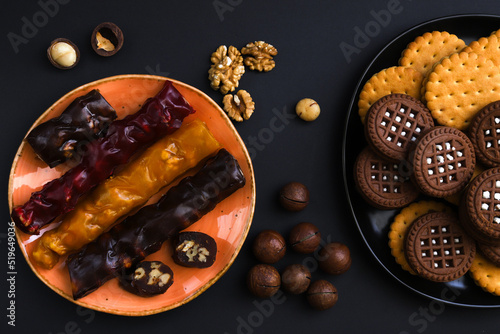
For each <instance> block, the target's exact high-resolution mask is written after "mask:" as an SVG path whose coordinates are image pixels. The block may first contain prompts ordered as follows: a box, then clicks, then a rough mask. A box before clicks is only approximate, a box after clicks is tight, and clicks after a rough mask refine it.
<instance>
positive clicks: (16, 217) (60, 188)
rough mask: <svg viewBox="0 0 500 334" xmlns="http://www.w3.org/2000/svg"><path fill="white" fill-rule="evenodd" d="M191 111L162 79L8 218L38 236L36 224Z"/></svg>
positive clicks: (44, 221) (70, 202)
mask: <svg viewBox="0 0 500 334" xmlns="http://www.w3.org/2000/svg"><path fill="white" fill-rule="evenodd" d="M193 112H194V109H193V108H192V107H191V106H190V105H189V103H188V102H187V101H186V100H185V99H184V97H183V96H182V95H181V94H180V93H179V91H178V90H177V89H176V88H175V87H174V86H173V84H172V82H170V81H167V82H166V83H165V86H164V87H163V88H162V90H161V91H160V92H159V93H158V94H157V95H156V96H155V97H153V98H149V99H148V100H146V102H145V103H144V105H143V106H142V108H141V109H140V110H139V111H138V112H136V113H135V114H132V115H129V116H127V117H125V118H124V119H121V120H117V121H114V122H113V123H111V125H110V126H109V129H108V132H107V133H106V136H104V137H102V138H100V139H98V140H96V141H93V142H91V143H90V144H89V146H88V147H87V153H86V154H85V155H84V156H83V158H82V161H81V162H80V163H79V164H78V165H77V166H75V167H73V168H72V169H70V170H69V171H67V172H66V173H65V174H64V175H62V176H61V177H60V178H58V179H55V180H52V181H50V182H48V183H46V184H45V185H44V186H43V188H42V189H41V190H39V191H36V192H34V193H33V194H31V197H30V199H29V200H28V201H27V202H26V203H25V204H24V205H21V206H17V207H15V208H13V210H12V214H11V216H12V219H13V221H14V222H15V223H16V226H17V227H18V228H19V229H20V230H21V231H23V232H25V233H29V234H38V232H39V230H40V228H42V227H43V226H45V225H46V224H49V223H50V222H52V221H53V220H54V219H55V218H56V217H58V216H59V215H61V214H64V213H67V212H69V211H71V210H72V209H73V208H74V207H75V205H76V203H77V201H78V199H79V198H80V196H82V195H83V194H85V193H86V192H88V191H89V190H91V189H92V188H94V187H95V186H96V185H97V184H99V183H100V182H102V181H104V180H105V179H107V178H108V177H109V176H110V175H111V174H112V173H113V170H114V169H115V168H116V167H117V166H119V165H122V164H125V163H126V162H127V161H128V160H129V158H130V157H131V156H132V155H133V154H134V153H135V152H137V151H138V150H139V149H142V148H144V147H147V146H149V145H151V144H152V143H154V142H155V141H156V140H158V139H159V138H161V137H163V136H165V135H167V134H170V133H172V132H174V131H175V130H177V129H178V128H179V127H180V126H181V124H182V121H183V120H184V118H185V117H186V116H188V115H189V114H191V113H193Z"/></svg>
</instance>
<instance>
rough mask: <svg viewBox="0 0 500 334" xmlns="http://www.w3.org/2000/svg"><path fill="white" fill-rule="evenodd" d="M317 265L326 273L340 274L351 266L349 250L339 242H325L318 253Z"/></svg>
mask: <svg viewBox="0 0 500 334" xmlns="http://www.w3.org/2000/svg"><path fill="white" fill-rule="evenodd" d="M318 263H319V267H320V268H321V269H322V270H323V271H325V272H326V273H328V274H331V275H340V274H343V273H345V272H346V271H347V270H348V269H349V268H350V267H351V252H350V251H349V248H348V247H347V246H346V245H344V244H342V243H340V242H332V243H329V244H326V245H325V246H324V247H323V248H322V249H321V250H320V251H319V253H318Z"/></svg>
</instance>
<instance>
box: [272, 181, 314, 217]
mask: <svg viewBox="0 0 500 334" xmlns="http://www.w3.org/2000/svg"><path fill="white" fill-rule="evenodd" d="M279 201H280V203H281V205H282V206H283V207H284V208H285V209H287V210H288V211H300V210H303V209H304V208H305V207H306V206H307V204H309V190H308V189H307V187H306V186H305V185H303V184H302V183H299V182H290V183H288V184H286V185H285V186H284V187H283V188H281V191H280V197H279Z"/></svg>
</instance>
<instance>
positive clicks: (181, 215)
mask: <svg viewBox="0 0 500 334" xmlns="http://www.w3.org/2000/svg"><path fill="white" fill-rule="evenodd" d="M244 185H245V177H244V175H243V173H242V171H241V169H240V166H239V165H238V162H237V161H236V159H235V158H234V157H233V156H232V155H231V154H230V153H229V152H227V151H226V150H225V149H221V150H220V151H219V152H218V153H217V154H216V155H215V156H214V157H212V158H210V159H209V160H208V161H207V162H206V163H205V165H204V166H203V168H201V170H200V171H199V172H198V173H196V174H195V175H193V176H188V177H186V178H184V179H182V180H181V181H180V182H179V183H178V184H177V185H176V186H174V187H172V188H171V189H169V191H168V192H167V193H166V194H165V195H163V196H162V197H161V199H160V200H159V201H158V203H156V204H152V205H148V206H145V207H143V208H142V209H140V210H139V211H138V212H137V213H136V214H134V215H132V216H129V217H127V218H126V219H125V220H124V221H123V222H121V223H120V224H118V225H115V226H114V227H113V228H112V229H111V230H109V231H108V232H106V233H104V234H101V236H99V238H97V239H96V240H95V241H93V242H91V243H89V244H87V245H86V246H85V247H83V248H82V249H81V250H80V251H79V252H77V253H74V254H72V255H70V256H69V257H68V260H67V266H68V270H69V275H70V279H71V287H72V291H73V298H74V299H79V298H82V297H84V296H85V295H87V294H89V293H90V292H92V291H94V290H95V289H97V288H99V287H100V286H101V285H103V284H104V283H105V282H107V281H108V280H110V279H112V278H114V277H119V276H122V275H126V274H129V273H128V270H130V269H131V268H134V266H135V265H136V264H137V263H138V262H140V261H142V260H143V259H144V258H145V257H146V256H148V255H149V254H152V253H155V252H156V251H158V250H159V249H160V247H161V245H162V244H163V242H164V241H165V240H167V239H169V238H172V237H173V236H174V235H175V234H176V233H178V232H179V231H181V230H183V229H185V228H187V227H188V226H190V225H191V224H193V223H195V222H196V221H198V220H199V219H200V218H201V217H203V216H204V215H205V214H207V213H208V212H210V211H212V210H213V209H214V208H215V206H216V205H217V203H219V202H220V201H222V200H224V199H225V198H226V197H228V196H230V195H231V194H232V193H234V192H235V191H236V190H238V189H239V188H241V187H243V186H244Z"/></svg>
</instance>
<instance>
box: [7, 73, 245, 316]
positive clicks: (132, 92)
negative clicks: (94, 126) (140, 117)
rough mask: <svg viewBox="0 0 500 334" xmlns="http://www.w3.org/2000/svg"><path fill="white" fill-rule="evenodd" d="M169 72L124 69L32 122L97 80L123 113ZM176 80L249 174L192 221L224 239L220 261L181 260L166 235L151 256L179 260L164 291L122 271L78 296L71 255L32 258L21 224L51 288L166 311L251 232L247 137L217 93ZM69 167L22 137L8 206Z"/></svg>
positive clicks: (221, 268) (94, 300) (116, 305)
mask: <svg viewBox="0 0 500 334" xmlns="http://www.w3.org/2000/svg"><path fill="white" fill-rule="evenodd" d="M165 80H167V79H166V78H164V77H158V76H151V75H120V76H115V77H110V78H105V79H102V80H98V81H95V82H91V83H89V84H86V85H84V86H81V87H78V88H76V89H75V90H72V91H71V92H69V93H68V94H66V95H64V96H63V97H62V98H60V99H59V100H58V101H57V102H56V103H54V104H53V105H52V106H51V107H50V108H49V109H48V110H47V111H45V112H44V113H43V114H42V116H40V118H39V119H38V120H37V121H36V122H35V123H34V124H33V127H35V126H37V125H38V124H40V123H42V122H44V121H46V120H48V119H50V118H53V117H55V116H57V115H59V114H60V113H61V112H62V111H63V110H64V109H65V108H66V107H67V106H68V105H69V103H70V102H71V101H73V100H74V99H75V98H76V97H78V96H81V95H84V94H86V93H88V92H89V91H90V90H92V89H96V88H97V89H99V90H100V92H101V94H102V95H103V96H104V98H105V99H106V100H107V101H108V102H109V103H110V104H111V105H112V106H113V107H114V108H115V110H116V111H117V114H118V117H120V118H121V117H123V116H125V115H127V114H130V113H133V112H135V111H137V110H138V109H139V108H140V105H141V104H142V103H144V101H145V100H146V99H147V98H148V97H150V96H154V95H156V93H157V92H158V91H159V90H160V89H161V87H162V86H163V83H164V82H165ZM171 81H172V82H173V83H174V85H175V87H176V88H177V89H178V90H179V91H180V92H181V93H182V94H183V95H184V97H185V98H186V99H187V100H188V101H189V103H190V104H191V105H192V106H193V107H194V108H195V110H196V113H195V114H193V115H191V116H189V117H188V118H187V119H186V120H185V122H189V121H190V120H191V119H193V118H195V117H196V118H199V119H201V120H203V121H204V122H205V123H206V124H207V125H208V127H209V129H210V130H211V132H212V133H213V134H214V136H215V137H216V138H217V140H218V141H219V142H220V143H222V145H223V146H224V147H225V148H226V149H227V150H228V151H229V152H231V154H233V155H234V157H235V158H236V159H237V160H238V162H239V163H240V166H241V168H242V170H243V173H244V175H245V177H246V180H247V182H246V185H245V186H244V187H243V188H242V189H239V190H238V191H237V192H236V193H234V194H233V195H231V196H230V197H229V198H227V199H225V200H224V201H223V202H221V203H219V205H218V206H217V207H216V208H215V209H214V210H213V211H212V212H210V213H209V214H207V215H206V216H204V217H203V218H202V219H201V220H200V221H198V222H197V223H195V224H193V225H192V226H191V227H190V228H189V229H188V230H191V231H201V232H204V233H207V234H208V235H210V236H212V237H213V238H214V239H215V241H216V242H217V246H218V251H217V258H216V261H215V263H214V264H213V265H212V266H211V267H210V268H206V269H196V268H184V267H181V266H178V265H176V264H175V263H174V262H173V261H172V259H171V257H170V251H169V247H166V246H167V244H168V242H167V243H166V244H164V245H163V248H162V249H161V250H160V251H158V252H157V253H155V254H152V255H151V256H149V257H148V258H147V259H148V260H160V261H163V262H164V263H166V264H167V265H168V266H170V267H171V268H172V270H173V272H174V284H173V285H172V286H171V287H170V288H169V290H168V291H167V292H166V293H165V294H163V295H159V296H155V297H151V298H142V297H138V296H136V295H134V294H131V293H128V292H126V291H124V290H122V289H121V288H120V287H119V286H118V282H117V279H113V280H111V281H109V282H107V283H106V284H105V285H103V286H102V287H100V288H99V289H98V290H96V291H95V292H93V293H91V294H89V295H87V296H86V297H84V298H82V299H79V300H77V301H74V300H73V298H72V294H71V287H70V281H69V275H68V272H67V269H66V267H65V264H64V259H62V260H61V261H60V262H59V263H58V264H57V265H56V267H54V268H53V269H52V270H45V269H43V268H40V267H38V266H37V265H35V264H34V263H32V261H31V260H30V254H31V248H32V242H33V241H34V240H36V239H37V238H38V237H39V236H30V235H27V234H24V233H22V232H20V231H17V240H18V243H19V246H20V248H21V250H22V252H23V254H24V257H25V258H26V261H27V262H28V264H29V265H30V267H31V269H32V270H33V272H34V273H35V274H36V275H37V276H38V278H40V279H41V280H42V281H43V282H44V283H45V284H46V285H47V286H49V287H50V288H51V289H52V290H54V291H55V292H57V293H58V294H60V295H61V296H63V297H64V298H67V299H68V300H70V301H72V302H74V303H76V304H78V305H81V306H84V307H88V308H91V309H94V310H98V311H102V312H107V313H113V314H121V315H129V316H140V315H149V314H154V313H159V312H163V311H166V310H169V309H172V308H175V307H178V306H180V305H183V304H185V303H187V302H189V301H190V300H192V299H193V298H195V297H197V296H198V295H200V294H201V293H202V292H203V291H205V290H206V289H207V288H209V287H210V286H211V285H212V284H214V283H215V282H216V281H217V280H218V279H219V278H220V277H221V276H222V275H223V274H224V273H225V272H226V271H227V269H228V268H229V267H230V266H231V264H232V263H233V261H234V260H235V258H236V256H237V255H238V252H239V251H240V249H241V246H242V245H243V242H244V240H245V238H246V236H247V234H248V230H249V228H250V225H251V222H252V218H253V212H254V208H255V180H254V175H253V168H252V163H251V160H250V157H249V155H248V152H247V150H246V148H245V145H244V143H243V141H242V140H241V138H240V136H239V135H238V133H237V131H236V130H235V128H234V127H233V125H232V123H231V121H230V120H229V119H228V117H227V116H226V114H225V113H224V112H223V111H222V110H221V108H220V107H219V106H218V105H217V104H216V103H215V102H214V101H213V100H211V99H210V98H209V97H208V96H207V95H205V94H204V93H202V92H201V91H199V90H197V89H195V88H193V87H191V86H189V85H186V84H184V83H181V82H178V81H175V80H171ZM66 168H67V167H66ZM64 171H65V167H63V166H62V167H61V166H58V167H56V168H53V169H50V168H49V167H48V166H46V165H45V164H44V163H43V162H42V161H41V160H40V159H38V158H36V156H35V154H34V152H33V150H32V149H31V147H30V146H29V145H28V144H26V141H25V140H23V142H22V143H21V146H20V147H19V150H18V152H17V154H16V158H15V159H14V163H13V165H12V170H11V174H10V179H9V209H10V210H12V207H13V206H16V205H21V204H23V203H24V202H26V201H27V200H28V198H29V197H30V194H31V193H32V192H33V191H36V190H39V189H40V188H41V186H42V185H43V184H44V183H45V182H47V181H49V180H51V179H54V178H56V177H59V176H60V175H61V174H62V173H63V172H64ZM157 198H158V196H156V199H157ZM51 225H54V224H51ZM49 226H50V225H49Z"/></svg>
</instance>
